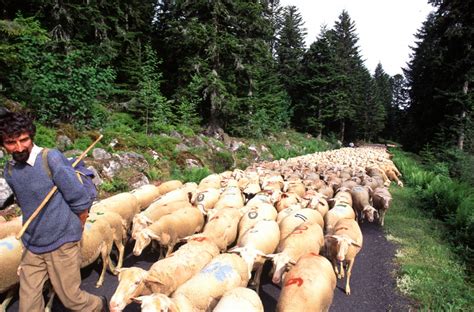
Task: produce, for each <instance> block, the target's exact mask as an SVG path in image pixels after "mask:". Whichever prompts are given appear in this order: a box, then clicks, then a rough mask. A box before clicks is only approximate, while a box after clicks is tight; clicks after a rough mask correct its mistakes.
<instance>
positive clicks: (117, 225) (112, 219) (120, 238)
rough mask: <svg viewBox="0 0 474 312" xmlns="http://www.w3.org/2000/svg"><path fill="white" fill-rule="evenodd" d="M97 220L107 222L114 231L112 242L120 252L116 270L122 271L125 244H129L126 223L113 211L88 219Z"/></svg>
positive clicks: (99, 213)
mask: <svg viewBox="0 0 474 312" xmlns="http://www.w3.org/2000/svg"><path fill="white" fill-rule="evenodd" d="M96 219H102V220H103V221H105V222H107V223H108V224H109V226H110V228H111V229H112V232H113V236H112V240H113V242H114V245H115V247H116V248H117V250H118V252H119V256H118V261H117V265H116V266H115V269H120V268H121V267H122V264H123V258H124V254H125V244H126V242H127V228H126V223H125V221H124V220H123V218H122V217H121V216H120V215H119V214H118V213H116V212H113V211H104V212H101V211H99V212H96V213H91V214H90V215H89V217H88V220H89V222H92V220H96Z"/></svg>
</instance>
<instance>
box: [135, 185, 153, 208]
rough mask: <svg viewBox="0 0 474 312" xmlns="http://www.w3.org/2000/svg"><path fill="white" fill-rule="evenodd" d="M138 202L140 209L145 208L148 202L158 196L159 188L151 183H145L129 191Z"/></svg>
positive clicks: (148, 204)
mask: <svg viewBox="0 0 474 312" xmlns="http://www.w3.org/2000/svg"><path fill="white" fill-rule="evenodd" d="M130 193H131V194H133V195H134V196H135V197H136V198H137V200H138V202H139V203H140V209H141V210H143V209H146V208H147V207H148V206H150V204H151V203H152V202H153V201H154V200H155V199H157V198H158V197H159V196H160V190H159V188H158V187H156V186H155V185H153V184H145V185H142V186H140V187H139V188H137V189H134V190H133V191H131V192H130Z"/></svg>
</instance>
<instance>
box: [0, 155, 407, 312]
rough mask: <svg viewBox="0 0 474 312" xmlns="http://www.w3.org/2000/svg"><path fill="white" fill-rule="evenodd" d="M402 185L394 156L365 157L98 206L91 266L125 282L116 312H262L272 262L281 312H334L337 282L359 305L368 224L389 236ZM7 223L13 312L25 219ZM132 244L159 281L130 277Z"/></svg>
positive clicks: (139, 273) (5, 272) (6, 281)
mask: <svg viewBox="0 0 474 312" xmlns="http://www.w3.org/2000/svg"><path fill="white" fill-rule="evenodd" d="M399 176H400V173H399V172H398V170H397V168H396V167H395V165H394V164H393V162H392V161H391V160H390V155H389V154H388V153H387V151H386V150H385V149H384V148H380V147H359V148H342V149H338V150H332V151H326V152H320V153H315V154H310V155H305V156H300V157H295V158H290V159H288V160H278V161H272V162H261V163H256V164H254V165H252V166H250V167H249V168H247V169H245V170H239V169H236V170H233V171H226V172H223V173H220V174H211V175H209V176H207V177H206V178H204V179H203V180H202V181H201V182H200V183H199V184H197V183H185V184H183V183H182V182H180V181H177V180H172V181H167V182H165V183H162V184H161V185H158V186H155V185H151V184H149V185H144V186H142V187H140V188H138V189H135V190H133V191H131V192H125V193H120V194H117V195H114V196H111V197H109V198H106V199H104V200H101V201H99V202H97V203H95V204H94V205H93V206H92V208H91V213H90V215H89V218H88V220H87V222H86V224H85V227H84V234H83V238H82V240H81V247H82V248H81V253H82V266H83V267H85V266H88V265H89V264H91V263H93V262H95V261H96V260H97V259H98V258H100V259H101V261H102V272H101V274H100V277H99V280H98V281H97V284H96V286H97V287H100V286H101V285H102V283H103V281H104V276H105V271H106V270H107V268H108V269H109V270H110V271H111V272H112V273H113V274H116V275H118V279H119V285H118V287H117V289H116V290H115V293H114V295H113V297H112V298H111V300H110V310H111V311H114V312H117V311H122V310H123V309H124V308H125V307H126V306H127V305H128V304H129V303H131V302H132V300H133V301H136V302H138V303H140V304H141V307H142V311H190V312H191V311H217V312H222V311H263V304H262V301H261V299H260V297H259V295H258V290H259V284H260V276H261V273H262V268H263V265H264V263H265V261H267V260H271V261H272V262H273V270H272V282H273V283H275V284H278V285H281V293H280V296H279V298H278V303H277V310H278V311H303V310H305V311H328V309H329V307H330V305H331V303H332V299H333V294H334V289H335V287H336V278H344V277H345V278H346V284H345V292H346V294H347V295H349V294H350V293H351V289H350V277H351V270H352V267H353V265H354V260H355V258H356V255H357V253H358V252H359V251H360V249H361V248H362V245H363V237H362V233H361V230H360V227H359V222H363V221H364V220H366V221H368V222H373V221H374V220H375V221H378V222H380V224H381V225H383V222H384V215H385V212H386V211H387V209H388V208H389V206H390V202H391V199H392V198H391V195H390V192H389V191H388V186H389V185H390V183H391V181H395V182H396V183H398V184H399V185H400V186H403V184H402V182H401V181H400V180H399ZM0 222H1V223H0V267H2V269H1V270H0V293H4V292H7V291H9V293H8V295H7V296H6V299H5V300H4V302H3V303H2V309H3V311H5V310H6V307H7V305H8V304H9V302H10V300H11V298H12V297H13V295H14V294H15V291H16V289H17V286H18V276H17V268H18V265H19V262H20V258H21V252H22V246H21V243H20V242H19V241H18V240H17V239H16V238H15V233H17V232H18V231H19V230H20V228H21V217H18V218H16V219H13V220H10V221H8V222H6V221H5V220H0ZM129 239H131V240H134V241H135V245H134V249H133V253H134V255H140V254H141V253H142V251H143V250H144V249H145V248H146V247H147V246H148V245H150V244H151V245H152V246H151V247H150V248H153V249H154V250H156V252H157V259H158V260H157V261H156V262H155V263H154V264H153V265H152V266H151V267H150V269H149V270H144V269H141V268H138V267H129V268H124V267H122V262H123V257H124V250H125V247H124V246H125V244H126V242H127V241H128V240H129ZM114 246H115V248H116V249H117V251H118V260H117V263H116V264H115V265H114V263H113V262H112V260H111V259H110V253H111V251H112V249H113V248H114ZM163 253H164V255H163ZM254 289H255V290H254ZM50 302H52V301H51V300H50Z"/></svg>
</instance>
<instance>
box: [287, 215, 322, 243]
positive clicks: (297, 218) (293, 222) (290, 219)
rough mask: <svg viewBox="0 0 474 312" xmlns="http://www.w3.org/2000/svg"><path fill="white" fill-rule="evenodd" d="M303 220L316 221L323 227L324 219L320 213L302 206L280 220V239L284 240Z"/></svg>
mask: <svg viewBox="0 0 474 312" xmlns="http://www.w3.org/2000/svg"><path fill="white" fill-rule="evenodd" d="M303 222H312V223H317V224H318V225H319V226H320V227H321V228H323V227H324V220H323V217H322V216H321V214H320V213H319V212H318V211H316V210H314V209H311V208H303V209H300V210H296V211H294V212H293V213H291V214H290V215H288V216H287V217H286V218H284V219H283V220H281V222H280V224H279V226H280V241H282V240H284V239H285V238H286V237H287V236H288V235H290V234H291V232H293V231H294V230H295V229H296V228H297V227H298V226H299V225H300V224H302V223H303Z"/></svg>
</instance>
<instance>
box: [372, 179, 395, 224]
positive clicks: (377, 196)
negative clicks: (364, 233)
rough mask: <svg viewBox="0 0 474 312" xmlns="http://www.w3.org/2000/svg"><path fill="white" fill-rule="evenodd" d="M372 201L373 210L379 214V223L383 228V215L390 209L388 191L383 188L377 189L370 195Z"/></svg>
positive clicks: (390, 198) (390, 200) (390, 196)
mask: <svg viewBox="0 0 474 312" xmlns="http://www.w3.org/2000/svg"><path fill="white" fill-rule="evenodd" d="M372 201H373V205H374V208H375V209H377V211H378V212H379V222H380V225H382V226H383V223H384V219H385V214H386V212H387V210H388V208H390V204H391V202H392V195H391V194H390V192H389V190H388V189H387V188H385V187H378V188H376V189H375V190H374V192H373V194H372Z"/></svg>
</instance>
